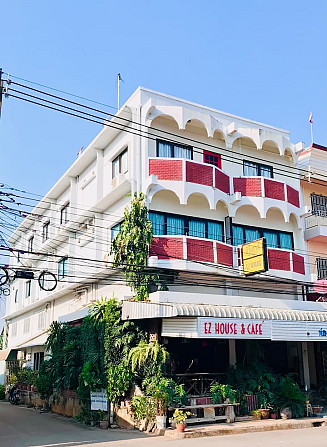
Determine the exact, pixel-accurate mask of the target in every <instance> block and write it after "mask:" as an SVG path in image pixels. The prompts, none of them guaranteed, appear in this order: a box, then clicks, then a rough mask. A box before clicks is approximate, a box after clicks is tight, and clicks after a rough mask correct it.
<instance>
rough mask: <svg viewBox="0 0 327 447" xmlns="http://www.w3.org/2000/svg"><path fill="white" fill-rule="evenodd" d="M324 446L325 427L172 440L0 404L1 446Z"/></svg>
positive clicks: (325, 440) (326, 439)
mask: <svg viewBox="0 0 327 447" xmlns="http://www.w3.org/2000/svg"><path fill="white" fill-rule="evenodd" d="M318 445H319V446H323V447H325V446H326V445H327V427H319V428H308V429H302V430H282V431H274V432H264V433H249V434H246V435H228V436H219V437H212V438H197V439H184V440H180V441H171V440H167V439H165V438H163V437H153V436H148V435H145V434H143V433H139V432H137V431H127V430H126V431H125V430H99V429H95V428H91V427H84V426H81V425H79V424H76V423H75V422H74V421H73V420H71V419H68V418H64V417H61V416H57V415H52V414H40V413H38V412H37V411H35V410H33V409H28V408H24V407H14V406H12V405H10V404H8V403H3V402H1V403H0V447H79V446H85V447H120V446H122V447H152V446H153V447H199V446H201V447H213V446H215V447H240V446H241V447H308V446H318Z"/></svg>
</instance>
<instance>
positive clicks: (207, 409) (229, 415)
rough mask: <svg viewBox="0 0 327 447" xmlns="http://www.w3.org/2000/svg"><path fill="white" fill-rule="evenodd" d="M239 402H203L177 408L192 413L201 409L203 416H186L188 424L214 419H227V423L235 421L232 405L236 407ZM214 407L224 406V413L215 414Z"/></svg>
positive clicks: (172, 408) (174, 408)
mask: <svg viewBox="0 0 327 447" xmlns="http://www.w3.org/2000/svg"><path fill="white" fill-rule="evenodd" d="M238 405H239V403H236V404H203V405H185V406H183V407H179V408H178V409H179V410H187V411H190V412H191V413H193V411H194V410H203V413H204V417H198V416H197V417H188V418H187V419H186V422H187V423H188V424H195V423H198V422H200V423H201V422H214V421H227V422H228V423H229V424H231V423H233V422H235V411H234V407H237V406H238ZM176 408H177V407H169V410H172V411H174V410H176ZM215 408H225V414H224V415H220V416H216V414H215Z"/></svg>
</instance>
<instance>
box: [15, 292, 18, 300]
mask: <svg viewBox="0 0 327 447" xmlns="http://www.w3.org/2000/svg"><path fill="white" fill-rule="evenodd" d="M17 302H18V289H17V290H15V303H17Z"/></svg>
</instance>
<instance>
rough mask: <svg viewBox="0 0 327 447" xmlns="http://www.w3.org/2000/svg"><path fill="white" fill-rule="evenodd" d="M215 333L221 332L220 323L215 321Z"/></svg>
mask: <svg viewBox="0 0 327 447" xmlns="http://www.w3.org/2000/svg"><path fill="white" fill-rule="evenodd" d="M215 334H219V323H215Z"/></svg>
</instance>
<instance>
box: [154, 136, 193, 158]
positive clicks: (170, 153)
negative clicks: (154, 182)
mask: <svg viewBox="0 0 327 447" xmlns="http://www.w3.org/2000/svg"><path fill="white" fill-rule="evenodd" d="M192 150H193V149H192V147H191V146H182V145H180V144H174V143H168V142H167V141H159V140H157V157H163V158H187V159H188V160H192Z"/></svg>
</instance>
